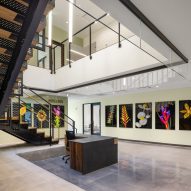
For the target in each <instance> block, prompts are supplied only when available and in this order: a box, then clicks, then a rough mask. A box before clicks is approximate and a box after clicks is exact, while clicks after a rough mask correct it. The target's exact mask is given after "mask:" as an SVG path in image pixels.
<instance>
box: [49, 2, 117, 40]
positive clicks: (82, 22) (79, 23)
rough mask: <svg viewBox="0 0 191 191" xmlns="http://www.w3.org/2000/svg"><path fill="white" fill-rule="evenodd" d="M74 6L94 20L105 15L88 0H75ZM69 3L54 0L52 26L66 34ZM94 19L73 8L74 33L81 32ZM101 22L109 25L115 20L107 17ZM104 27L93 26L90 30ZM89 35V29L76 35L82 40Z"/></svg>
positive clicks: (93, 30) (94, 30)
mask: <svg viewBox="0 0 191 191" xmlns="http://www.w3.org/2000/svg"><path fill="white" fill-rule="evenodd" d="M76 5H78V6H79V7H80V8H82V9H83V10H85V11H86V12H88V13H90V14H91V15H93V16H94V17H95V18H99V17H101V16H102V15H104V14H105V12H104V11H103V10H102V9H100V8H99V7H97V6H96V5H95V4H93V3H92V2H91V1H90V0H76ZM68 6H69V3H68V2H67V1H66V0H56V3H55V8H54V10H53V25H55V26H57V27H59V28H61V29H62V30H64V31H66V32H68V23H67V21H68V15H69V13H68V10H69V8H68ZM94 21H95V19H93V18H92V17H90V16H89V15H88V14H86V13H84V12H83V11H81V10H80V9H78V8H76V7H74V33H75V32H77V31H79V30H81V29H82V28H84V27H85V26H87V25H89V24H90V23H92V22H94ZM102 21H103V22H104V23H105V24H107V25H109V24H111V23H113V22H115V20H114V19H113V18H112V17H111V16H107V17H105V18H104V19H102ZM103 27H104V26H103V25H102V24H99V23H98V24H95V25H94V27H93V28H92V32H96V31H98V30H100V29H102V28H103ZM88 34H89V29H86V30H85V31H83V32H81V33H80V34H78V36H79V37H81V38H84V37H86V36H87V35H88Z"/></svg>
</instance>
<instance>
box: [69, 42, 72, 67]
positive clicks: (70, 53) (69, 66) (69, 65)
mask: <svg viewBox="0 0 191 191" xmlns="http://www.w3.org/2000/svg"><path fill="white" fill-rule="evenodd" d="M71 44H72V43H71V42H69V67H70V68H71Z"/></svg>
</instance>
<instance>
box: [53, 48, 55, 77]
mask: <svg viewBox="0 0 191 191" xmlns="http://www.w3.org/2000/svg"><path fill="white" fill-rule="evenodd" d="M55 54H56V51H55V48H53V66H54V69H53V71H54V74H56V61H55V60H56V57H55Z"/></svg>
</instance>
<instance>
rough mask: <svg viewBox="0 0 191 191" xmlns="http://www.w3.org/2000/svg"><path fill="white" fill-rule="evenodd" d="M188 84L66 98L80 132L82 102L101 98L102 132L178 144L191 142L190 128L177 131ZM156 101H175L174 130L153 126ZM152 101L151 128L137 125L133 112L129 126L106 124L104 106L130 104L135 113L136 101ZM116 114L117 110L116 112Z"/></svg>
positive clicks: (109, 134)
mask: <svg viewBox="0 0 191 191" xmlns="http://www.w3.org/2000/svg"><path fill="white" fill-rule="evenodd" d="M190 95H191V88H185V89H174V90H166V91H165V90H161V91H155V92H147V93H139V94H127V95H124V96H111V97H103V98H94V99H82V100H77V99H69V102H68V104H69V105H68V108H69V110H68V114H69V116H70V117H72V118H73V119H74V120H75V121H76V127H77V128H78V132H82V129H83V128H82V104H84V103H94V102H101V134H102V135H105V136H113V137H119V138H122V139H129V140H139V141H151V142H161V143H170V144H180V145H191V139H190V137H191V131H179V120H178V119H179V111H178V109H179V108H178V105H179V100H189V99H190ZM158 101H175V102H176V108H175V109H176V113H175V116H176V122H175V130H159V129H155V102H158ZM141 102H152V107H153V108H152V109H153V115H152V117H153V118H152V129H136V128H135V116H134V119H133V124H134V127H133V128H132V129H124V128H119V124H118V125H117V128H112V127H105V106H106V105H115V104H116V105H119V104H128V103H132V104H133V113H135V103H141ZM117 115H118V116H119V114H117Z"/></svg>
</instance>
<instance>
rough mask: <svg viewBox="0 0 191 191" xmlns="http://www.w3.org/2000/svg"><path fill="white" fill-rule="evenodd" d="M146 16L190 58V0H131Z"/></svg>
mask: <svg viewBox="0 0 191 191" xmlns="http://www.w3.org/2000/svg"><path fill="white" fill-rule="evenodd" d="M131 1H132V2H133V3H134V4H135V5H136V6H137V7H138V8H139V9H140V10H141V11H142V12H143V13H144V14H145V15H146V17H147V18H148V19H149V20H150V21H151V22H152V23H153V24H154V25H155V26H156V27H157V28H158V29H159V30H160V31H161V32H162V33H163V34H164V35H165V36H166V37H167V38H168V39H169V40H170V41H171V42H172V43H173V44H174V45H175V46H176V47H177V48H178V49H179V50H180V51H182V52H183V54H185V55H186V56H187V57H188V58H189V59H191V35H190V33H191V22H190V19H191V11H190V9H191V1H190V0H144V1H143V0H131Z"/></svg>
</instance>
